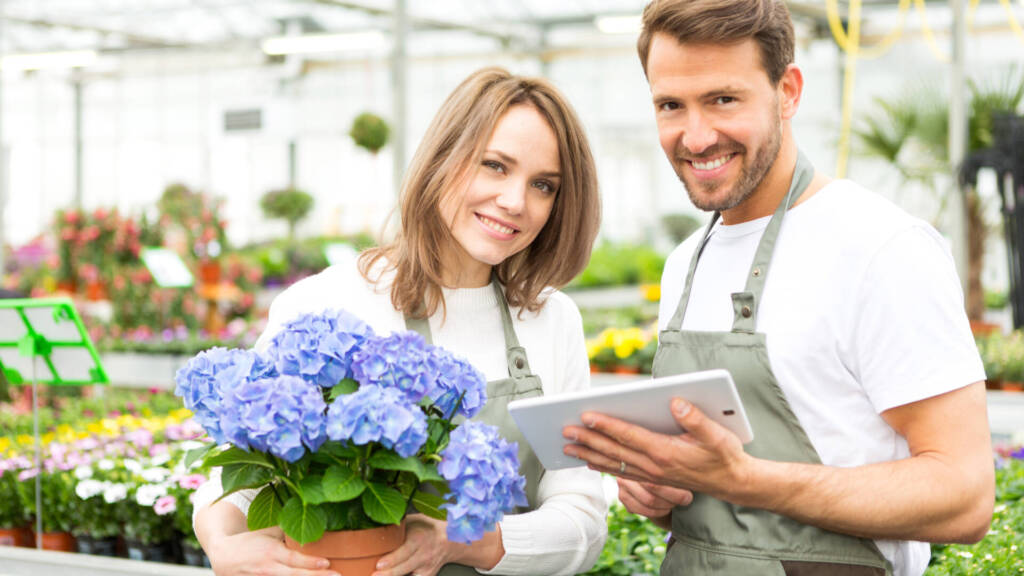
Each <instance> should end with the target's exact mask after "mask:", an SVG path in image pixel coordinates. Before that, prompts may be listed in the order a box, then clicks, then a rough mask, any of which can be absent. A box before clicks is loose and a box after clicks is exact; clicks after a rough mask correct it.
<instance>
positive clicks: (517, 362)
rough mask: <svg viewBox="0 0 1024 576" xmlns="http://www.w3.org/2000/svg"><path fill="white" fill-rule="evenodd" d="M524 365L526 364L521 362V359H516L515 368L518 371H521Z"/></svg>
mask: <svg viewBox="0 0 1024 576" xmlns="http://www.w3.org/2000/svg"><path fill="white" fill-rule="evenodd" d="M524 364H526V363H525V362H523V359H522V358H516V368H519V369H520V370H522V369H523V365H524Z"/></svg>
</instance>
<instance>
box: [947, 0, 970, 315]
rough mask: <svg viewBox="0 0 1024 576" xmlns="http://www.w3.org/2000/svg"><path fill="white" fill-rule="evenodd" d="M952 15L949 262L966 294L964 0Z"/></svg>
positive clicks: (956, 2)
mask: <svg viewBox="0 0 1024 576" xmlns="http://www.w3.org/2000/svg"><path fill="white" fill-rule="evenodd" d="M949 10H950V12H951V13H952V15H953V22H952V25H951V30H950V32H951V34H950V36H951V48H952V58H951V59H950V60H951V63H950V68H949V165H950V169H951V170H952V176H953V178H952V183H951V184H950V187H951V190H950V196H951V199H952V202H951V206H950V207H951V208H952V210H951V212H952V215H953V222H952V223H951V224H952V226H951V230H950V233H951V234H950V235H951V236H952V237H953V243H952V244H953V260H954V261H955V262H956V265H957V272H959V273H960V283H961V284H962V287H963V289H964V294H965V295H966V294H967V265H968V262H967V260H968V255H967V234H968V230H967V213H966V210H967V202H966V199H965V198H964V195H963V191H962V190H961V189H960V179H959V178H958V174H959V170H960V165H961V164H962V163H963V161H964V158H965V157H966V156H967V89H966V86H965V83H964V79H965V77H966V75H965V70H964V47H965V42H964V39H965V38H966V37H967V11H966V2H965V0H949Z"/></svg>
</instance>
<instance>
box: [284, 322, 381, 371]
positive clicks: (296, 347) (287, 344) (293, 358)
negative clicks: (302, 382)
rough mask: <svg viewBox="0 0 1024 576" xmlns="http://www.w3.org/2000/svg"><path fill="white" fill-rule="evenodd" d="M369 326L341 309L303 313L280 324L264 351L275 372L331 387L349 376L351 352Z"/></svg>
mask: <svg viewBox="0 0 1024 576" xmlns="http://www.w3.org/2000/svg"><path fill="white" fill-rule="evenodd" d="M372 336H373V329H372V328H370V326H369V325H367V324H366V323H365V322H363V321H362V320H360V319H359V318H357V317H355V316H354V315H352V314H350V313H349V312H346V311H345V310H326V311H324V312H322V313H320V314H303V315H302V316H299V317H298V318H296V319H294V320H292V321H291V322H288V323H287V324H285V325H284V327H283V328H282V329H281V331H280V332H278V333H277V334H276V335H275V336H274V338H273V339H272V340H271V341H270V347H269V349H268V350H267V354H268V355H269V356H270V357H271V358H273V360H274V364H275V366H276V367H277V370H278V372H280V373H281V374H287V375H289V376H298V377H300V378H305V379H306V380H308V381H310V382H312V383H314V384H317V385H319V386H321V387H323V388H331V387H333V386H335V385H337V384H338V382H340V381H341V380H343V379H345V378H348V377H350V376H351V370H350V365H351V364H352V358H353V355H354V354H355V353H356V352H358V350H359V349H360V347H361V346H362V345H363V342H364V341H365V340H366V339H368V338H370V337H372Z"/></svg>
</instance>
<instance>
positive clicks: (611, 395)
mask: <svg viewBox="0 0 1024 576" xmlns="http://www.w3.org/2000/svg"><path fill="white" fill-rule="evenodd" d="M672 398H685V399H686V400H687V401H688V402H690V403H692V404H693V405H694V406H696V407H697V408H699V409H700V410H701V411H702V412H703V413H704V414H705V415H707V416H708V417H709V418H711V419H712V420H714V421H715V422H718V423H719V424H721V425H722V426H725V427H726V428H728V429H729V430H731V431H732V432H733V433H734V434H736V436H738V437H739V439H740V441H741V442H743V443H744V444H746V443H748V442H750V441H751V440H753V439H754V433H753V431H752V430H751V429H750V423H749V421H748V420H747V415H746V413H745V412H744V411H743V404H742V403H741V402H740V397H739V394H737V392H736V385H735V384H734V383H733V381H732V376H731V375H730V374H729V372H728V371H726V370H705V371H702V372H690V373H688V374H679V375H677V376H666V377H663V378H655V379H648V380H636V381H633V382H625V383H623V384H614V385H610V386H599V387H597V388H591V389H589V390H581V391H579V392H569V393H566V394H559V395H557V396H539V397H536V398H524V399H522V400H513V401H512V402H509V405H508V411H509V413H510V414H511V415H512V419H513V420H515V422H516V425H517V426H518V427H519V430H520V431H521V432H522V433H523V436H524V437H525V438H526V441H527V442H529V443H530V446H531V447H533V451H534V453H536V454H537V457H538V458H539V459H540V462H541V464H543V465H544V468H546V469H548V470H558V469H560V468H571V467H573V466H583V465H585V463H584V462H583V461H582V460H580V459H578V458H573V457H571V456H566V455H565V454H563V453H562V448H563V447H564V446H565V445H566V444H568V443H569V441H568V440H566V439H565V438H563V437H562V428H564V427H565V426H569V425H580V414H582V413H584V412H600V413H602V414H607V415H609V416H614V417H615V418H619V419H620V420H625V421H627V422H632V423H633V424H638V425H640V426H643V427H644V428H647V429H649V430H652V431H654V432H660V433H662V434H681V433H684V432H685V430H683V429H682V427H680V426H679V423H678V422H676V419H675V417H673V416H672V411H671V409H670V405H671V401H672Z"/></svg>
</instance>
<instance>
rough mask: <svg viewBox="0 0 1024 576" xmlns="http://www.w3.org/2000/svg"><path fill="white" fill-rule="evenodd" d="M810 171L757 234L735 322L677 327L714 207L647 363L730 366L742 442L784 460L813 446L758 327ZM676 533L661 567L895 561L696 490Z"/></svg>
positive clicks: (806, 570)
mask: <svg viewBox="0 0 1024 576" xmlns="http://www.w3.org/2000/svg"><path fill="white" fill-rule="evenodd" d="M813 176H814V169H813V168H812V166H811V165H810V163H809V162H808V161H807V158H806V157H804V155H803V153H801V154H800V155H799V158H798V159H797V163H796V170H795V172H794V174H793V179H792V183H791V184H790V188H789V192H788V193H787V195H786V198H785V199H784V200H783V201H782V202H781V203H780V204H779V207H778V208H777V209H776V211H775V214H774V215H773V216H772V218H771V220H770V221H769V223H768V227H767V228H766V229H765V231H764V234H763V236H762V237H761V241H760V244H759V245H758V247H757V251H756V253H755V255H754V261H753V263H752V264H751V267H750V272H749V274H748V276H747V283H746V287H745V289H744V291H743V292H739V293H736V294H733V295H732V302H733V311H734V320H733V326H732V331H731V332H697V331H683V330H682V325H683V317H684V315H685V314H686V307H687V304H688V302H689V299H690V289H691V287H692V285H693V277H694V272H695V271H696V270H697V262H698V260H699V259H700V256H701V253H702V252H703V250H704V246H705V245H706V244H707V241H708V238H709V237H710V235H711V229H712V227H713V226H714V225H715V222H716V221H717V220H718V217H719V214H717V213H716V214H715V215H714V217H713V218H712V219H711V223H710V224H709V225H708V227H707V229H706V230H705V232H704V238H703V240H702V242H701V244H700V246H699V247H698V249H697V251H696V252H695V254H694V256H693V259H692V260H691V262H690V269H689V272H688V273H687V276H686V284H685V288H684V290H683V295H682V298H680V300H679V306H678V308H677V310H676V313H675V315H673V316H672V319H671V320H670V321H669V323H668V325H667V327H666V328H665V330H663V331H662V332H661V333H660V335H659V344H658V352H657V354H656V355H655V358H654V369H653V372H654V377H660V376H669V375H674V374H683V373H687V372H695V371H698V370H708V369H712V368H725V369H727V370H729V372H730V373H731V374H732V377H733V380H735V382H736V387H737V389H738V390H739V395H740V398H741V399H742V400H743V406H744V408H745V410H746V413H747V417H748V418H749V419H750V424H751V427H752V428H753V430H754V441H753V442H751V443H750V444H747V445H746V446H745V447H744V449H745V450H746V451H747V453H749V454H750V455H751V456H754V457H756V458H763V459H767V460H775V461H780V462H807V463H813V464H820V463H821V459H820V458H819V457H818V453H817V452H816V451H815V449H814V446H813V445H812V444H811V441H810V440H809V439H808V437H807V434H806V433H805V432H804V430H803V428H802V427H801V426H800V422H799V421H798V420H797V418H796V416H795V415H794V414H793V411H792V409H791V408H790V406H789V403H788V402H787V400H786V396H785V394H784V393H783V391H782V389H781V388H780V387H779V384H778V382H777V381H776V379H775V376H774V375H773V374H772V369H771V366H770V365H769V361H768V351H767V349H766V347H765V335H764V334H763V333H758V332H756V330H755V328H756V320H757V310H758V306H759V305H760V303H761V296H762V294H763V292H764V285H765V278H766V277H767V276H768V270H769V268H768V266H769V264H770V263H771V258H772V253H773V252H774V247H775V240H776V239H777V238H778V234H779V229H780V227H781V226H782V219H783V217H784V216H785V214H786V211H787V210H788V209H789V208H790V207H791V206H792V205H793V204H794V203H795V202H796V200H797V199H798V198H799V197H800V195H801V194H802V193H803V192H804V190H806V189H807V186H808V185H809V184H810V182H811V179H812V178H813ZM672 540H673V542H671V543H670V545H669V548H668V551H667V552H666V554H665V561H664V563H663V564H662V566H661V574H662V576H670V575H671V576H676V575H685V576H694V575H701V574H711V573H714V574H722V575H734V574H735V575H750V574H757V575H774V576H783V575H785V576H810V575H822V576H825V575H829V576H861V575H865V576H867V575H871V576H876V575H877V576H883V575H884V576H891V574H892V566H891V565H890V563H889V562H888V561H887V560H886V559H885V557H884V556H882V554H881V552H879V551H878V547H877V546H876V545H875V543H874V542H873V541H872V540H868V539H864V538H856V537H852V536H846V535H843V534H838V533H836V532H830V531H828V530H824V529H821V528H817V527H814V526H809V525H806V524H802V523H800V522H798V521H796V520H793V519H791V518H788V517H785V516H781V515H779V514H775V513H772V512H769V511H766V510H762V509H758V508H747V507H743V506H736V505H733V504H730V503H728V502H724V501H721V500H717V499H715V498H712V497H710V496H707V495H705V494H699V493H697V494H694V495H693V503H692V504H690V505H689V506H677V507H676V508H675V509H674V510H673V511H672Z"/></svg>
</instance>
